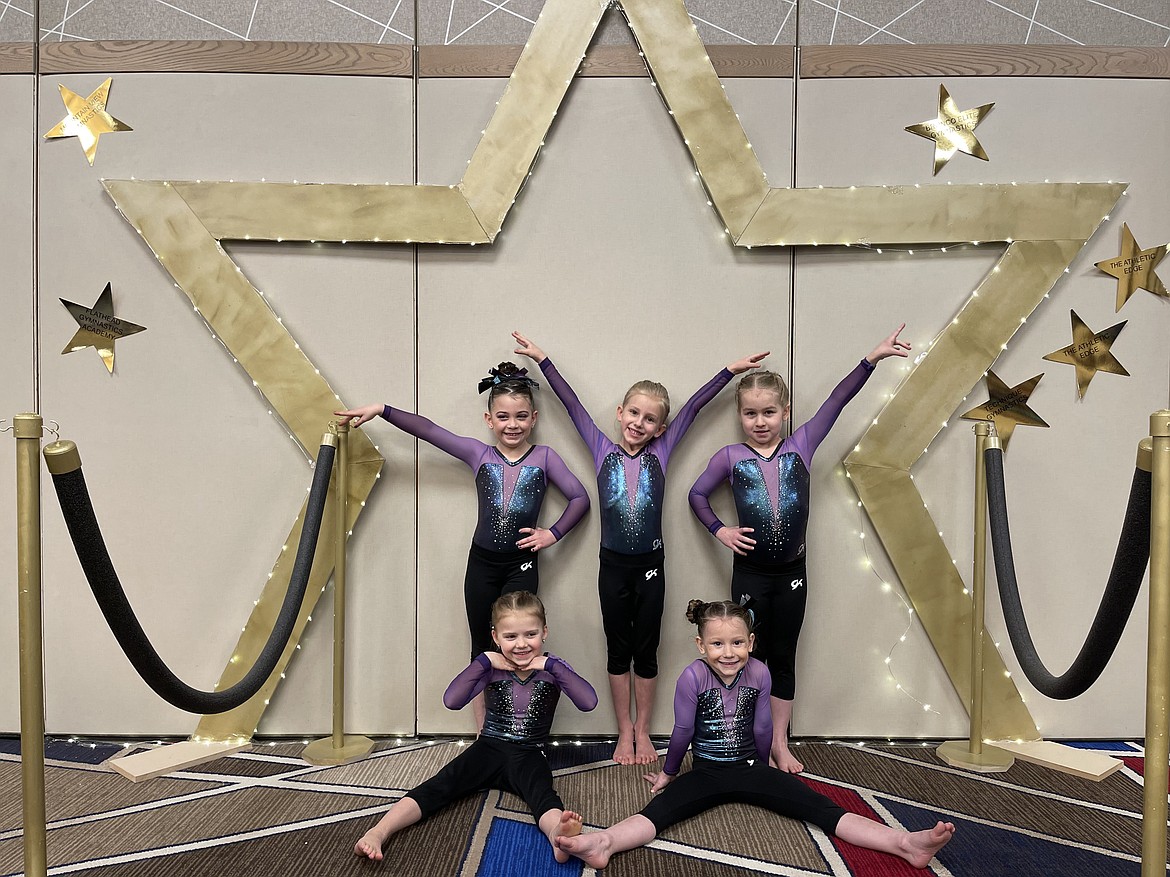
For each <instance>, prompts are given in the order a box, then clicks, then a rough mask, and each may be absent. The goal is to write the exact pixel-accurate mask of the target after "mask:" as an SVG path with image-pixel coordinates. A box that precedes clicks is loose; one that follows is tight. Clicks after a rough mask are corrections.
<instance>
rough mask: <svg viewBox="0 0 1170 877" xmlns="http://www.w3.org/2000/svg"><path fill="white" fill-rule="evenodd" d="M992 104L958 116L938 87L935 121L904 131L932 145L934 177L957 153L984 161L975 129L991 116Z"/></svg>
mask: <svg viewBox="0 0 1170 877" xmlns="http://www.w3.org/2000/svg"><path fill="white" fill-rule="evenodd" d="M993 106H995V104H994V103H990V104H984V105H983V106H981V107H975V109H973V110H963V111H962V112H960V111H959V110H958V108H956V107H955V102H954V101H953V100H952V99H951V95H950V93H949V92H948V91H947V87H946V86H945V85H940V86H939V87H938V117H937V118H934V119H927V120H926V121H925V122H919V123H918V124H917V125H908V126H907V127H906V130H907V131H909V132H910V133H911V134H917V135H918V136H919V137H925V138H926V139H927V140H933V141H934V173H935V174H936V175H937V174H938V172H939V171H940V170H942V168H943V165H945V164H946V163H947V162H948V161H950V160H951V158H952V157H953V156H954V154H955V153H956V152H965V153H967V155H973V156H975V157H976V158H981V159H983V160H984V161H987V160H988V158H987V153H986V152H984V151H983V146H982V144H980V142H979V140H978V138H976V137H975V127H976V126H977V125H978V124H979V123H980V122H982V121H983V117H984V116H986V115H987V114H988V113H989V112H991V108H992V107H993Z"/></svg>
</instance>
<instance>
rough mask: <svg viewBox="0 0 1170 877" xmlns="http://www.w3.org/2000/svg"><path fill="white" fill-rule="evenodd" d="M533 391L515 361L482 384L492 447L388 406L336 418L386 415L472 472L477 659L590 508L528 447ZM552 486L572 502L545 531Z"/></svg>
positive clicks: (552, 464)
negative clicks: (508, 603)
mask: <svg viewBox="0 0 1170 877" xmlns="http://www.w3.org/2000/svg"><path fill="white" fill-rule="evenodd" d="M536 385H537V384H536V381H534V380H532V379H531V378H530V377H528V376H527V373H526V372H525V370H523V369H518V368H517V367H516V366H515V365H514V364H513V363H510V362H506V363H500V365H499V366H498V367H497V368H493V369H490V370H489V373H488V376H487V377H486V378H484V379H483V380H482V381H480V384H479V391H480V392H481V393H483V392H485V391H486V392H487V393H488V410H487V411H486V412H485V413H484V416H483V417H484V421H485V422H486V424H487V426H488V429H490V430H491V432H492V435H493V436H494V438H495V443H494V444H491V445H489V444H486V443H485V442H481V441H480V440H479V439H474V438H469V437H467V436H459V435H455V434H454V433H451V432H448V431H447V430H445V429H443V428H442V427H441V426H438V425H437V424H435V423H432V422H431V421H430V420H428V419H427V418H425V417H420V416H419V415H417V414H411V413H410V412H409V411H402V410H399V409H397V408H391V407H390V406H389V405H381V404H375V405H365V406H362V407H361V408H354V409H352V410H349V411H338V412H336V414H337V416H339V417H348V418H351V419H352V423H353V425H354V426H361V425H362V424H363V423H366V422H367V421H369V420H372V419H373V418H375V417H378V416H381V417H383V418H385V419H386V420H388V421H389V422H390V423H392V424H394V426H397V427H398V428H399V429H401V430H403V431H404V432H407V433H410V434H411V435H413V436H415V437H417V438H420V439H422V440H423V441H425V442H429V443H430V444H432V445H434V446H435V447H437V448H438V449H439V450H441V451H446V452H447V453H448V454H450V455H451V456H452V457H455V458H456V459H458V460H462V461H463V462H464V463H466V464H467V466H468V467H469V468H470V469H471V471H472V472H473V473H474V474H475V486H476V493H477V494H478V497H479V520H478V522H477V523H476V526H475V534H474V535H473V536H472V539H471V550H470V551H469V553H468V557H467V573H466V575H465V576H464V581H463V598H464V604H465V606H466V609H467V627H468V630H469V631H470V634H471V654H472V657H474V656H475V655H478V654H480V653H482V652H487V651H491V649H492V640H491V606H492V603H493V602H494V601H495V600H496V599H497V598H498V597H500V596H501V595H502V594H507V593H510V592H512V591H531V592H532V593H534V594H535V593H536V591H537V588H538V586H539V579H538V574H537V557H536V552H538V551H541V550H542V549H545V548H548V547H549V546H550V545H552V544H553V543H555V542H558V541H559V540H560V539H561V538H562V537H564V535H565V534H566V533H568V532H569V531H570V530H571V529H573V527H575V526H576V525H577V524H578V523H579V522H580V520H581V519H582V518H583V517H585V513H586V512H587V511H588V510H589V495H588V494H587V493H586V492H585V487H584V485H582V484H581V482H580V481H579V480H578V479H577V477H576V476H575V475H574V474H573V473H572V472H570V471H569V468H568V466H566V465H565V463H564V461H563V460H561V458H560V457H559V456H558V455H557V452H556V451H554V450H553V449H552V448H550V447H547V446H545V445H534V444H532V443H531V442H530V441H529V439H530V437H531V435H532V429H533V427H535V426H536V418H537V411H536V406H535V404H534V400H533V389H534V388H535V387H536ZM550 483H551V484H552V485H553V486H554V487H556V488H557V490H559V491H560V492H561V493H562V494H564V496H565V498H566V499H567V500H568V501H569V502H568V505H567V506H566V507H565V510H564V512H563V513H562V514H561V516H560V518H559V519H558V520H557V522H556V523H555V524H553V525H552V526H551V527H548V528H545V527H541V526H539V525H538V523H537V516H538V515H539V514H540V507H541V504H542V503H543V501H544V495H545V492H546V489H547V487H548V485H549V484H550ZM472 708H473V710H474V713H475V725H476V728H477V729H478V728H482V727H483V717H484V712H483V710H484V706H483V698H480V697H477V698H475V700H474V702H473V704H472Z"/></svg>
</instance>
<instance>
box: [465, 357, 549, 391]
mask: <svg viewBox="0 0 1170 877" xmlns="http://www.w3.org/2000/svg"><path fill="white" fill-rule="evenodd" d="M506 381H519V382H520V383H521V384H524V385H525V386H528V387H531V388H532V389H534V390H535V389H536V388H537V387H539V386H540V384H538V383H537V382H536V381H534V380H533V379H532V378H530V377H528V369H526V368H519V367H517V365H516V364H515V363H513V362H501V363H500V364H499V365H498V366H496V367H495V368H489V369H488V373H487V377H486V378H481V379H480V382H479V392H481V393H483V392H486V391H487V390H490V389H491V388H492V387H495V386H498V385H500V384H502V383H504V382H506Z"/></svg>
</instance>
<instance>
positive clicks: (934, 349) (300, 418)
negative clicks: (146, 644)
mask: <svg viewBox="0 0 1170 877" xmlns="http://www.w3.org/2000/svg"><path fill="white" fill-rule="evenodd" d="M609 5H610V3H609V0H588V2H583V0H548V2H546V3H545V5H544V9H543V11H542V13H541V15H540V18H539V19H538V21H537V23H536V25H535V27H534V28H533V30H532V34H531V36H530V38H529V41H528V44H527V46H526V47H525V49H524V51H523V53H522V54H521V56H520V59H519V61H518V62H517V64H516V68H515V71H514V72H513V74H512V76H511V79H510V80H509V82H508V85H507V87H506V88H505V89H504V93H503V96H502V97H501V98H500V101H499V105H498V107H497V109H496V112H495V114H494V116H493V117H492V119H491V121H490V122H489V123H488V126H487V128H486V130H485V131H484V134H483V137H482V139H481V140H480V142H479V144H478V146H477V147H476V149H475V152H474V153H473V154H472V156H471V160H470V162H469V163H468V166H467V170H466V172H465V173H464V175H463V179H462V180H460V181H459V182H458V183H457V184H454V185H450V186H423V185H348V184H346V185H342V184H297V183H248V182H178V181H163V180H154V181H133V180H110V181H107V182H106V183H105V186H106V190H107V191H108V192H109V194H110V196H111V197H112V198H113V199H114V202H115V203H116V204H117V206H118V209H119V210H120V211H121V212H122V213H123V214H124V215H125V217H126V219H127V220H128V221H129V222H130V223H131V224H132V225H133V226H134V228H136V229H137V230H138V232H139V233H140V234H141V235H142V237H143V239H144V240H145V241H146V243H147V245H148V246H149V247H150V248H151V250H153V251H154V253H155V255H156V256H157V257H158V259H159V261H160V263H161V264H162V266H163V267H164V268H165V269H166V270H167V271H168V272H169V273H170V274H171V276H172V277H173V278H174V280H175V282H176V283H177V284H178V285H179V287H180V288H181V289H182V290H183V291H184V292H185V293H186V294H187V295H188V296H189V297H190V299H191V301H192V302H193V303H194V304H195V306H196V307H197V308H198V309H199V310H200V312H201V313H202V314H203V316H204V317H205V318H206V319H207V321H208V322H209V323H210V324H211V326H212V328H213V329H214V330H215V332H216V333H217V334H218V335H219V336H220V338H222V339H223V341H224V343H225V344H226V345H227V346H228V347H229V348H230V349H231V351H232V355H233V356H235V357H236V358H237V359H238V360H239V362H240V364H241V365H242V366H243V367H244V368H245V369H246V370H247V372H248V374H249V375H251V377H252V379H253V380H254V381H255V382H256V385H257V386H258V387H259V389H260V390H261V392H262V393H263V394H264V395H265V396H266V397H267V398H268V399H269V401H270V402H271V404H272V406H273V409H274V410H276V411H277V412H279V414H280V415H281V417H283V418H284V420H285V421H286V422H287V423H288V425H289V426H290V428H291V429H292V430H293V431H294V433H295V434H296V435H297V437H298V438H300V439H301V442H302V444H304V445H305V446H306V447H313V439H314V438H315V437H316V436H317V435H319V434H320V431H321V426H322V424H323V423H325V422H326V421H327V420H328V419H329V417H330V415H331V412H332V411H334V410H335V408H336V407H337V398H336V396H335V394H334V393H333V391H332V390H331V389H330V388H329V386H328V385H327V384H326V382H325V379H324V378H323V377H321V376H320V374H319V373H318V371H317V369H316V368H315V367H314V366H313V364H312V363H311V362H309V361H308V359H306V358H305V356H304V354H303V353H302V352H301V350H300V348H299V346H298V345H297V344H296V343H295V342H294V340H293V339H292V337H291V336H290V335H289V334H288V331H287V330H286V329H285V327H284V326H283V325H281V324H279V323H278V322H277V320H276V317H275V316H274V315H273V313H272V311H270V310H269V309H268V308H267V307H266V306H265V304H264V302H263V299H262V298H261V296H260V294H259V293H258V292H257V290H256V288H255V287H254V286H253V285H252V284H251V283H250V282H249V281H248V279H247V277H245V276H244V274H243V273H242V272H241V270H240V269H239V267H238V266H237V265H236V264H235V262H234V261H233V260H232V259H231V258H230V257H229V256H228V254H227V253H226V252H225V251H224V250H223V247H222V246H221V245H220V241H222V240H227V239H235V240H239V239H251V240H269V241H276V240H285V241H312V240H315V241H341V240H348V241H369V242H398V243H424V242H425V243H446V244H455V243H464V244H473V243H489V242H491V241H492V240H494V238H495V237H496V235H497V234H498V233H499V231H500V229H501V227H502V225H503V222H504V218H505V217H506V216H507V214H508V211H509V209H510V208H511V206H512V204H513V202H514V200H515V198H516V197H517V194H518V192H519V190H520V187H521V185H522V184H523V182H524V180H525V178H526V176H527V175H528V173H529V170H530V168H531V166H532V164H533V161H534V160H535V158H536V156H537V152H538V150H539V148H540V145H541V143H542V141H543V139H544V137H545V134H546V132H547V131H548V129H549V127H550V125H551V124H552V120H553V117H554V116H555V114H556V111H557V109H558V107H559V106H560V104H561V102H562V100H563V99H564V97H565V94H566V93H567V91H568V89H569V86H570V83H571V82H572V79H573V76H574V74H575V72H576V70H577V67H578V65H579V64H580V62H581V60H582V59H583V58H584V56H585V52H586V49H587V48H588V46H589V43H590V41H591V40H592V38H593V34H594V31H595V30H596V28H597V26H598V24H599V22H600V20H601V17H602V15H603V13H604V11H605V10H606V8H607V7H608V6H609ZM617 5H618V6H620V8H621V10H622V12H623V13H624V15H625V16H626V18H627V20H628V22H629V25H630V28H631V30H632V31H633V33H634V37H635V38H636V40H637V41H638V43H639V47H640V49H641V51H642V53H643V55H644V57H645V59H646V63H647V65H648V67H649V69H650V72H651V74H652V76H653V77H654V78H655V80H656V82H657V85H658V88H659V89H660V92H661V94H662V96H663V98H664V99H665V101H666V103H667V105H668V107H669V109H670V111H671V113H672V115H673V118H674V120H675V122H676V123H677V125H678V127H679V131H680V134H681V135H682V138H683V143H684V144H685V148H687V149H689V151H690V154H691V157H692V159H693V160H694V162H695V165H696V167H697V169H698V171H699V174H700V175H701V178H702V180H703V183H704V184H705V186H706V188H707V190H708V192H709V193H710V200H711V202H712V204H713V205H714V207H715V210H716V211H717V212H718V214H719V216H720V218H721V219H722V220H723V224H724V226H725V227H726V229H727V230H728V234H729V236H730V238H731V240H732V241H733V243H734V244H735V245H736V246H742V247H753V246H755V247H758V246H806V245H814V244H853V243H873V244H878V243H883V242H884V243H888V244H921V243H955V242H971V241H1000V242H1006V244H1007V246H1006V250H1005V251H1004V254H1003V256H1002V257H1001V258H1000V260H999V262H998V263H997V264H996V266H995V268H994V269H993V270H992V272H991V273H990V274H988V275H987V277H986V278H985V279H984V280H983V282H982V283H981V284H980V285H979V288H978V289H977V290H976V291H975V293H974V294H972V295H971V297H970V298H969V299H968V301H967V302H966V304H965V305H963V307H962V310H961V312H960V313H959V315H958V317H957V318H956V319H955V320H954V321H953V322H951V323H949V324H948V325H947V326H946V327H945V328H944V329H943V331H942V332H941V334H940V335H939V336H938V337H937V338H936V339H935V341H934V342H933V344H932V346H931V347H930V349H929V351H928V353H927V355H926V356H925V357H924V358H922V359H921V360H920V361H919V362H918V363H917V365H916V366H915V367H914V369H913V370H912V371H911V372H910V374H909V375H908V377H907V378H906V380H905V381H904V383H903V384H902V386H901V388H900V389H899V390H898V391H897V392H896V393H895V394H894V396H893V397H892V398H891V400H890V401H889V403H888V404H887V405H886V408H885V410H884V411H883V412H882V414H881V416H880V417H879V418H878V420H876V421H875V423H874V426H873V427H872V428H871V429H869V430H868V431H867V432H866V434H865V435H864V436H863V438H862V440H861V443H860V449H859V450H856V451H854V452H853V453H852V454H850V455H849V457H848V459H847V460H846V466H847V468H848V471H849V474H850V476H851V478H852V480H853V484H854V486H855V487H856V489H857V491H858V494H859V496H860V498H861V501H862V503H863V504H864V505H865V507H866V509H867V511H868V512H869V514H870V516H871V518H872V520H873V523H874V527H875V529H876V531H877V533H878V535H879V536H880V538H881V539H882V542H883V543H884V545H885V548H886V551H887V553H888V555H889V557H890V560H891V561H892V563H893V565H894V567H895V569H896V570H897V572H898V575H899V576H900V578H901V580H902V583H903V585H904V586H905V588H906V591H907V593H908V594H909V595H910V598H911V600H912V601H913V603H914V607H915V610H916V612H917V613H918V616H919V618H920V619H921V621H922V623H923V625H924V627H925V629H926V631H927V633H928V634H929V636H930V638H931V641H932V643H933V644H934V647H935V649H936V651H937V652H938V654H939V656H940V658H941V659H942V662H943V665H944V666H945V668H946V671H947V673H948V675H949V676H950V679H951V681H952V683H953V684H954V686H955V688H956V689H957V690H958V692H959V693H960V696H961V697H962V698H963V699H967V697H968V689H969V680H970V679H971V669H970V648H969V645H968V644H967V643H966V642H965V641H964V639H963V631H967V630H970V612H971V603H970V600H969V599H968V598H966V597H964V596H963V582H962V580H961V578H960V576H959V573H958V571H957V570H956V569H955V566H954V564H953V563H952V560H951V556H950V553H949V552H948V550H947V547H946V545H945V544H944V543H943V541H942V538H941V537H939V535H938V531H939V528H938V527H937V526H936V525H935V524H934V522H933V521H932V520H931V517H930V514H929V513H928V512H927V510H926V508H925V506H924V505H923V501H922V497H921V496H920V495H919V493H918V491H917V489H916V488H915V486H914V482H913V480H912V479H911V477H910V467H911V466H912V465H913V464H914V462H915V461H916V460H917V459H918V458H919V457H920V456H921V455H922V453H923V451H924V449H925V448H926V447H927V446H928V445H929V444H930V443H931V441H932V440H933V439H934V437H935V436H936V435H937V434H938V432H939V431H940V429H941V425H942V423H943V422H944V421H945V420H946V419H947V418H948V417H950V416H951V414H952V413H953V412H954V411H955V409H956V407H957V406H958V405H959V403H960V402H961V401H962V399H963V397H964V396H965V395H967V393H968V392H969V391H970V389H971V388H972V387H973V386H974V385H975V384H976V383H978V381H979V380H980V379H981V378H982V377H983V374H984V372H986V371H987V369H988V367H989V366H990V365H991V364H992V363H993V362H994V361H995V359H996V357H997V356H998V355H999V353H1000V351H1001V350H1002V349H1003V346H1004V345H1005V344H1006V343H1007V342H1008V340H1009V339H1010V338H1011V337H1012V336H1013V335H1014V334H1015V332H1016V331H1017V330H1018V329H1019V328H1020V325H1021V324H1022V323H1023V321H1024V318H1025V317H1027V316H1028V315H1029V314H1030V313H1032V311H1033V309H1035V308H1036V306H1037V305H1039V304H1040V302H1041V301H1042V300H1043V298H1044V295H1045V293H1047V292H1048V291H1049V289H1051V288H1052V286H1053V285H1054V284H1055V283H1056V281H1057V279H1058V278H1059V277H1060V276H1061V274H1062V273H1063V272H1064V269H1065V267H1066V266H1068V265H1069V263H1070V262H1071V261H1072V259H1073V258H1074V257H1075V256H1076V254H1077V253H1078V252H1079V250H1080V248H1081V247H1082V246H1083V245H1084V243H1085V242H1086V241H1087V240H1088V238H1089V237H1090V236H1091V235H1092V234H1093V232H1094V230H1095V229H1096V228H1097V226H1098V225H1099V224H1100V223H1101V221H1102V219H1103V218H1104V217H1105V215H1106V214H1107V213H1108V212H1109V210H1110V209H1111V208H1112V206H1113V205H1114V203H1115V202H1116V201H1117V199H1118V198H1119V197H1120V195H1121V193H1122V192H1123V191H1124V189H1125V184H1123V183H1085V184H1078V183H1054V184H1047V183H1045V184H1027V185H972V186H937V187H934V186H928V187H923V188H920V187H918V186H874V187H862V188H849V189H780V188H771V187H769V185H768V181H767V178H766V177H765V175H764V171H763V169H762V168H761V167H760V164H759V162H758V160H757V158H756V155H755V152H754V151H753V150H752V147H751V144H750V143H749V142H748V139H747V136H746V134H745V133H744V131H743V129H742V127H741V126H740V124H739V121H738V119H737V118H736V115H735V111H734V109H733V108H732V106H731V103H730V102H729V101H728V99H727V96H726V95H725V93H724V91H723V87H722V85H721V84H720V82H719V77H718V76H717V75H716V73H715V70H714V68H713V67H712V66H711V62H710V61H709V59H708V58H707V54H706V51H705V49H704V47H703V44H702V41H701V40H700V38H699V35H698V32H697V31H696V29H695V27H694V25H693V24H692V22H691V20H690V18H689V16H688V15H687V10H686V7H685V6H684V4H683V2H682V0H618V3H617ZM353 439H354V442H355V445H357V447H355V457H356V460H355V464H354V465H355V466H356V467H359V468H361V470H362V472H363V473H364V475H363V477H359V478H351V482H350V483H351V485H353V487H352V491H353V493H352V494H351V495H352V496H353V497H354V498H355V499H364V498H365V496H366V495H367V494H368V493H369V490H370V489H371V488H372V486H373V477H374V473H376V471H377V469H378V467H380V465H381V463H382V460H381V457H380V455H378V454H377V452H376V451H374V449H373V447H372V446H371V445H369V443H368V440H367V439H365V438H364V436H362V434H361V433H360V432H358V433H356V434H354V436H353ZM350 508H351V509H354V510H355V514H356V513H357V512H359V511H360V508H361V506H360V504H359V503H358V502H352V503H351V504H350ZM291 538H293V537H292V536H290V539H291ZM331 550H332V549H331V548H329V547H328V546H325V545H322V546H321V548H320V549H319V551H320V553H323V554H324V555H325V556H324V557H321V558H320V560H319V561H318V563H317V564H316V566H315V568H314V574H315V575H317V574H318V573H319V572H321V570H322V568H324V575H328V572H329V570H328V566H329V565H330V564H331V563H332V559H331V553H330V552H331ZM287 580H288V575H287V571H285V572H284V573H282V574H281V575H274V576H273V579H272V580H271V581H270V582H269V584H268V585H267V586H266V587H265V590H264V592H263V594H262V595H261V599H260V601H259V604H258V605H257V607H256V610H255V611H254V613H253V616H252V618H251V619H250V620H249V622H248V625H247V627H246V628H245V633H244V635H243V637H241V647H240V649H239V652H240V658H241V660H240V666H241V667H247V666H248V664H249V663H250V661H251V659H252V657H254V654H255V652H256V651H257V650H258V648H259V644H260V643H261V642H262V641H263V638H264V637H265V636H266V635H267V626H268V624H269V623H270V622H269V620H268V619H270V618H271V617H272V615H273V614H274V609H273V606H274V603H275V602H277V601H279V599H280V596H281V595H282V594H283V593H284V588H285V587H286V585H287ZM315 592H316V590H315V589H314V588H313V587H312V586H310V588H309V593H310V595H312V594H314V593H315ZM308 602H310V603H311V602H312V600H311V599H310V600H309V601H308ZM311 608H312V607H311V606H306V609H305V610H304V612H305V613H307V612H309V611H311ZM261 628H262V629H261ZM253 643H255V645H253ZM291 648H292V646H291V645H290V649H291ZM281 669H283V664H282V665H281V667H278V668H277V673H279V671H280V670H281ZM1003 669H1004V667H1003V664H1002V661H1001V659H1000V657H999V655H998V653H997V652H995V651H994V650H988V653H987V672H986V674H985V677H984V678H985V680H986V694H985V703H986V704H987V709H986V712H985V716H986V721H985V727H984V733H985V735H986V736H989V737H996V738H1003V737H1020V738H1025V739H1029V740H1032V739H1037V738H1038V737H1039V733H1038V732H1037V730H1036V726H1035V724H1034V722H1033V721H1032V718H1031V716H1030V715H1029V713H1028V711H1027V709H1026V708H1025V706H1024V705H1023V702H1022V700H1021V699H1020V696H1019V693H1018V691H1017V690H1016V688H1015V685H1014V683H1013V682H1012V681H1011V679H1010V678H1008V677H1007V675H1006V674H1005V673H1004V672H1003ZM240 672H242V671H240V670H236V669H235V667H232V666H229V667H228V669H227V670H226V671H225V673H224V678H223V680H222V684H228V683H230V682H231V681H233V680H234V678H236V676H237V675H238V674H239V673H240ZM275 678H276V674H274V679H275ZM270 684H271V685H272V686H273V687H274V686H275V681H271V682H270ZM268 691H270V689H266V691H264V692H261V694H259V695H257V697H256V698H255V699H253V700H252V701H250V702H249V703H247V704H245V705H244V706H242V707H240V708H239V709H238V710H235V711H232V712H229V713H226V714H224V715H222V716H219V717H204V719H203V720H202V722H201V723H200V726H199V730H198V731H197V732H196V733H197V735H202V736H206V737H211V738H215V739H221V740H222V739H227V738H230V737H233V736H242V737H247V736H250V735H251V734H252V733H253V731H254V729H255V727H256V723H257V721H258V720H259V717H260V715H261V713H262V712H263V704H264V702H265V700H266V699H267V697H268V696H269V694H268Z"/></svg>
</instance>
